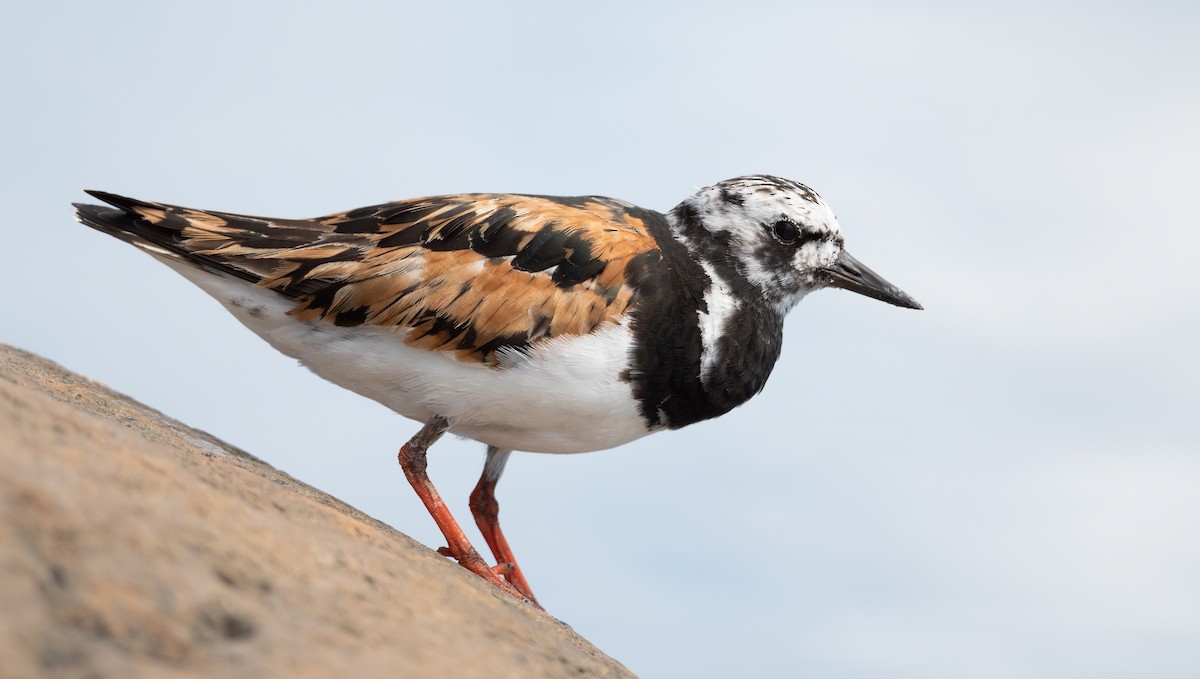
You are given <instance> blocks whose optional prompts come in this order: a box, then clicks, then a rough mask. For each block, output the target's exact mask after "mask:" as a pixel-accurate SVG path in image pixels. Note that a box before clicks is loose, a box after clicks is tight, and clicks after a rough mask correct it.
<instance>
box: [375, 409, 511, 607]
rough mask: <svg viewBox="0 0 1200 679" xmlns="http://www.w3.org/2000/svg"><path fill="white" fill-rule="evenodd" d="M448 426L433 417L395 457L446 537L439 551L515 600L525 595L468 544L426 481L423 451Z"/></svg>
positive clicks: (427, 477) (439, 498)
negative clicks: (445, 543)
mask: <svg viewBox="0 0 1200 679" xmlns="http://www.w3.org/2000/svg"><path fill="white" fill-rule="evenodd" d="M448 426H449V425H448V423H447V422H446V420H445V418H442V417H435V418H433V420H432V421H430V422H429V423H428V424H426V425H425V426H424V427H421V431H419V432H417V435H416V436H414V437H412V440H410V441H409V442H408V443H406V444H404V447H403V448H401V449H400V454H399V456H398V457H399V459H400V468H401V469H403V470H404V476H405V478H407V479H408V482H409V483H410V484H412V487H413V490H415V491H417V497H420V498H421V502H423V503H425V509H427V510H429V514H430V516H432V517H433V520H434V521H435V522H437V525H438V528H440V529H441V531H442V535H444V536H445V537H446V542H447V544H449V545H450V546H449V547H448V548H444V549H445V551H444V552H443V551H442V550H438V551H439V552H442V553H443V554H446V555H447V556H451V557H454V559H455V560H457V561H458V563H459V565H461V566H462V567H463V568H466V569H467V570H469V571H471V572H472V573H474V574H475V575H478V576H479V577H481V578H483V579H484V580H487V581H488V582H490V583H492V584H493V585H495V586H497V587H499V588H500V589H502V590H504V591H505V592H508V593H509V594H511V595H513V596H515V597H517V598H518V599H524V598H525V596H524V595H523V594H522V593H521V592H520V591H518V590H517V589H516V588H515V587H513V586H512V585H511V584H509V583H508V581H506V580H505V579H504V578H502V577H500V575H499V574H497V573H496V571H495V570H493V569H492V568H491V567H490V566H488V565H487V563H486V562H485V561H484V560H483V557H481V556H479V552H477V551H475V548H474V547H472V546H471V542H470V541H469V540H468V539H467V536H466V535H464V534H463V531H462V528H460V527H459V525H458V522H457V521H455V520H454V517H453V516H452V515H451V514H450V510H449V509H447V508H446V503H445V502H442V497H441V495H439V494H438V492H437V489H436V488H434V487H433V482H432V481H430V480H429V475H428V474H427V473H426V468H427V466H428V462H427V460H426V458H425V451H426V450H428V449H429V446H430V445H432V444H433V442H434V441H437V440H438V439H439V438H440V437H441V435H442V434H444V433H445V432H446V428H447V427H448Z"/></svg>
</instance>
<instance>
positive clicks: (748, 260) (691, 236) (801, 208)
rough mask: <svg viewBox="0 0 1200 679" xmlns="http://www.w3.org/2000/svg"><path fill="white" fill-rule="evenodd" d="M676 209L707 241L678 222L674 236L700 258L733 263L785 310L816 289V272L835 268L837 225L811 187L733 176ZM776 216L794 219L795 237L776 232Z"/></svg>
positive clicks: (839, 244)
mask: <svg viewBox="0 0 1200 679" xmlns="http://www.w3.org/2000/svg"><path fill="white" fill-rule="evenodd" d="M680 207H681V208H685V209H688V211H689V212H690V214H692V215H694V218H696V220H697V221H698V222H699V224H700V225H701V226H702V227H703V230H704V231H707V232H708V234H711V236H712V239H711V240H709V238H708V237H700V236H698V235H697V233H696V232H695V231H694V230H693V231H691V232H688V231H687V229H686V228H685V227H684V225H682V224H677V225H676V226H675V235H676V237H677V238H679V239H680V240H681V241H683V242H684V243H685V244H686V245H687V246H688V247H689V249H691V250H692V251H693V252H695V253H697V255H699V256H700V257H702V258H705V259H709V260H711V261H714V262H719V261H720V260H724V261H725V262H728V263H729V264H731V265H732V266H733V268H734V269H735V270H736V271H737V273H739V274H741V276H742V277H744V278H745V280H746V281H748V282H749V283H750V284H752V285H753V286H754V287H756V288H758V289H759V290H760V291H761V292H762V294H763V296H764V297H765V298H766V300H767V302H768V303H769V304H771V305H772V306H775V307H777V308H779V309H780V310H782V311H787V310H790V309H791V308H792V307H793V306H795V304H796V303H797V302H799V301H800V299H801V298H802V297H803V296H804V295H805V294H807V293H808V292H811V291H812V290H813V289H815V288H817V287H819V283H818V281H819V280H820V277H819V275H818V272H819V270H821V269H824V268H828V267H830V266H832V265H833V264H834V263H835V262H836V261H837V258H838V256H839V254H840V252H841V247H842V238H841V230H840V228H839V226H838V222H837V218H836V217H835V216H834V214H833V211H832V210H831V209H830V208H829V205H827V204H826V203H825V201H823V200H822V199H821V197H820V196H818V195H817V194H816V193H815V192H814V191H812V190H811V189H809V188H808V187H806V186H804V185H803V184H798V183H796V182H792V181H789V180H786V179H780V178H778V177H768V176H764V175H755V176H749V177H739V178H737V179H730V180H727V181H723V182H721V183H719V184H715V185H713V186H708V187H705V188H702V189H700V190H699V191H697V192H696V193H695V195H693V196H692V197H691V198H689V199H687V200H686V201H684V203H683V204H682V205H681V206H680ZM780 222H788V223H790V225H793V229H792V232H791V233H792V236H793V237H794V236H795V232H796V230H797V229H798V230H799V233H800V236H799V238H798V239H795V241H794V243H793V242H784V241H782V240H780V237H779V236H777V235H776V230H775V225H776V224H778V223H780ZM704 241H708V242H709V245H708V247H705V243H704ZM718 268H720V267H718ZM721 270H722V271H725V269H721Z"/></svg>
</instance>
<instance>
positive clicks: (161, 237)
mask: <svg viewBox="0 0 1200 679" xmlns="http://www.w3.org/2000/svg"><path fill="white" fill-rule="evenodd" d="M86 193H88V194H89V195H91V196H93V197H95V198H98V199H100V200H102V201H104V202H105V203H108V205H91V204H87V203H75V204H74V205H75V210H76V213H75V214H76V218H77V219H78V220H79V221H80V222H81V223H82V224H85V225H87V226H90V227H92V228H93V229H96V230H97V231H101V232H103V233H106V234H108V235H110V236H113V237H115V238H119V239H121V240H123V241H125V242H126V243H130V244H132V245H134V246H136V247H138V248H140V249H142V250H144V251H146V252H149V253H151V254H153V255H156V256H159V257H166V258H168V259H170V260H173V261H177V262H180V263H184V264H188V265H190V266H195V267H199V268H201V269H204V270H206V271H209V272H212V273H217V274H224V275H229V276H235V277H237V278H240V279H242V280H245V281H248V282H250V283H258V282H260V281H261V280H262V279H263V278H264V277H266V276H269V275H271V274H272V273H273V269H274V268H275V266H276V265H277V262H271V261H268V260H264V259H254V258H247V257H236V256H230V255H229V254H225V253H226V252H229V251H230V248H231V246H239V245H244V244H246V243H247V242H248V241H255V244H256V245H257V246H258V247H260V248H261V247H262V246H263V245H264V244H265V241H267V240H268V239H271V240H272V241H273V242H272V244H274V245H276V246H277V247H279V246H282V247H289V246H296V245H302V244H304V243H305V242H309V241H311V239H312V238H313V234H312V232H313V231H314V228H313V227H314V226H316V224H315V223H313V222H307V221H302V220H268V219H263V218H259V217H248V216H242V215H233V214H227V213H223V212H211V211H206V210H194V209H191V208H185V207H179V206H176V205H167V204H165V203H154V202H151V201H146V200H139V199H136V198H128V197H126V196H120V195H117V194H115V193H108V192H106V191H95V190H88V191H87V192H86ZM109 206H112V207H109ZM300 225H307V228H298V227H300ZM285 231H286V233H284V234H282V235H281V232H285Z"/></svg>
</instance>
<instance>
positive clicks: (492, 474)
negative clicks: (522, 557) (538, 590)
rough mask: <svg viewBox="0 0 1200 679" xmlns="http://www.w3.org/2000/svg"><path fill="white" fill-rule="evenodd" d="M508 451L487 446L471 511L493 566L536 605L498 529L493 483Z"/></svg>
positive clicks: (497, 479)
mask: <svg viewBox="0 0 1200 679" xmlns="http://www.w3.org/2000/svg"><path fill="white" fill-rule="evenodd" d="M511 452H512V451H509V450H500V449H499V448H496V447H494V446H488V452H487V462H486V463H484V466H483V474H482V475H481V476H480V477H479V483H478V484H477V485H476V486H475V490H474V491H472V492H471V514H473V515H474V516H475V525H477V526H479V532H480V533H483V539H484V540H487V543H488V547H490V548H491V549H492V555H493V556H495V557H496V561H497V562H499V563H498V564H497V566H496V568H497V569H501V568H504V570H503V571H502V574H503V575H504V577H505V578H506V579H507V580H508V582H509V583H511V584H512V586H513V587H516V588H517V590H518V591H520V592H521V594H523V595H525V598H527V599H529V600H530V601H532V602H533V603H535V604H536V603H537V599H536V598H535V597H534V596H533V590H532V589H530V588H529V582H528V581H527V580H526V579H525V574H524V573H522V572H521V567H520V566H518V565H517V559H516V557H514V556H513V553H512V548H511V547H509V546H508V540H506V539H505V538H504V533H503V532H502V531H501V530H500V503H498V502H496V482H497V481H499V480H500V474H501V473H502V472H503V471H504V463H505V462H507V461H508V456H509V453H511ZM505 567H506V568H505ZM498 572H501V571H498Z"/></svg>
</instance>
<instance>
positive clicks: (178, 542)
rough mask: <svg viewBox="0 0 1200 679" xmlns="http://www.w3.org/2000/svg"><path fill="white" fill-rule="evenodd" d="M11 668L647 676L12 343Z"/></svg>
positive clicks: (4, 516) (179, 673)
mask: <svg viewBox="0 0 1200 679" xmlns="http://www.w3.org/2000/svg"><path fill="white" fill-rule="evenodd" d="M0 465H2V466H0V573H2V574H3V576H2V577H0V677H6V678H7V677H43V676H51V677H194V676H205V677H209V676H222V677H226V676H229V677H266V676H288V677H325V676H347V677H348V676H354V677H371V676H388V677H487V678H488V679H498V678H502V677H531V678H535V677H563V676H597V677H626V676H633V675H632V674H630V673H629V671H628V670H626V669H625V668H624V667H622V666H621V665H620V664H618V663H617V662H615V661H613V660H612V659H610V658H608V657H607V656H605V655H604V654H602V653H600V652H599V651H598V650H596V649H595V648H594V647H593V646H592V645H591V644H589V643H587V642H586V641H585V640H583V639H581V638H580V637H579V636H578V635H576V634H575V633H574V632H573V631H572V630H571V629H570V628H569V627H567V626H566V625H564V624H562V623H560V622H558V621H557V620H555V619H554V618H552V617H551V616H549V615H547V614H545V613H543V612H541V611H538V610H536V609H535V608H533V607H532V606H530V605H528V604H524V603H521V602H518V601H516V600H514V599H511V598H510V597H508V596H507V595H504V594H502V593H500V592H498V591H496V590H494V589H493V588H491V587H490V586H488V585H487V584H486V583H484V582H482V581H480V580H478V579H477V578H476V577H475V576H473V575H471V574H469V573H467V572H466V571H465V570H463V569H461V568H459V567H458V566H457V565H455V564H453V563H451V562H449V561H447V560H446V559H445V558H443V557H441V556H438V555H437V554H436V553H435V552H433V551H432V550H430V549H428V548H426V547H424V546H422V545H420V544H418V543H416V542H415V541H413V540H411V539H410V538H408V537H406V536H404V535H402V534H400V533H398V532H396V531H395V530H394V529H392V528H390V527H388V526H386V525H384V524H381V523H379V522H378V521H376V520H374V519H372V518H370V517H368V516H366V515H364V514H362V513H361V512H358V511H357V510H355V509H354V508H353V507H349V506H347V505H346V504H344V503H342V502H339V501H338V500H336V499H335V498H332V497H330V496H328V495H326V494H324V493H322V492H321V491H319V490H316V489H314V488H311V487H309V486H307V485H305V484H303V483H300V482H299V481H296V480H295V479H293V478H291V477H290V476H288V475H287V474H284V473H282V472H279V471H278V470H276V469H274V468H272V467H270V466H269V465H267V464H265V463H263V462H262V461H261V460H258V459H256V458H254V457H253V456H251V455H248V454H247V453H245V452H243V451H241V450H238V449H236V448H233V447H232V446H229V445H227V444H225V443H223V442H221V441H219V440H217V439H215V438H213V437H212V436H209V435H208V434H205V433H204V432H200V431H197V430H194V429H191V428H189V427H187V426H185V425H183V424H180V423H179V422H176V421H174V420H171V419H170V418H168V417H165V416H163V415H162V414H160V413H158V412H155V411H154V410H151V409H149V408H147V407H145V406H143V405H141V404H139V403H137V402H135V401H133V400H131V399H129V398H127V397H125V396H122V395H120V394H116V393H114V392H112V391H109V390H108V389H106V388H104V387H103V386H100V385H98V384H95V383H93V382H90V381H88V380H86V379H84V378H82V377H80V376H78V375H74V374H72V373H69V372H67V371H65V370H63V369H62V368H60V367H58V366H57V365H55V364H53V363H50V362H48V361H46V360H44V359H41V358H38V357H36V356H33V355H31V354H28V353H25V352H22V351H19V350H16V349H13V348H11V347H5V346H3V345H0Z"/></svg>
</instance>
